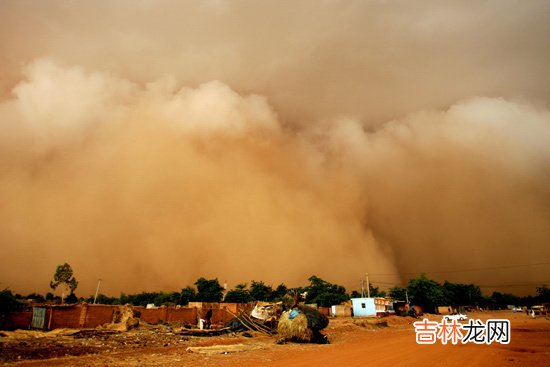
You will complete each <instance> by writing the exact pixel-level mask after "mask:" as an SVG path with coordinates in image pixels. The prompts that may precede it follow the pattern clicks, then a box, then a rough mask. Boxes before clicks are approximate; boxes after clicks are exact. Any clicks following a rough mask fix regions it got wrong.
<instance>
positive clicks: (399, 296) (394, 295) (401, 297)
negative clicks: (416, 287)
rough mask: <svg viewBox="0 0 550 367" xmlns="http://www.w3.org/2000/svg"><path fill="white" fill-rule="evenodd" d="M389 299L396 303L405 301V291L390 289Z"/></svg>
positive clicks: (397, 287) (398, 288) (397, 288)
mask: <svg viewBox="0 0 550 367" xmlns="http://www.w3.org/2000/svg"><path fill="white" fill-rule="evenodd" d="M390 298H391V299H394V300H396V301H406V300H407V289H406V288H403V287H399V286H395V287H392V288H390Z"/></svg>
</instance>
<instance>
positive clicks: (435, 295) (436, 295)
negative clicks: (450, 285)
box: [407, 274, 448, 312]
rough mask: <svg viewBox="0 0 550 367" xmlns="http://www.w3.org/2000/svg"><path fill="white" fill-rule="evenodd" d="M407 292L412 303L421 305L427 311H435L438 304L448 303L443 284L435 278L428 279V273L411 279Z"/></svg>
mask: <svg viewBox="0 0 550 367" xmlns="http://www.w3.org/2000/svg"><path fill="white" fill-rule="evenodd" d="M407 292H408V293H409V299H410V300H411V303H412V304H414V305H419V306H421V307H422V308H423V309H424V311H425V312H434V311H436V307H437V306H443V305H446V304H448V300H447V298H446V297H445V289H444V288H443V286H441V284H439V283H438V282H436V281H435V280H432V279H428V278H427V277H426V274H420V276H419V277H418V278H414V279H411V280H409V284H408V285H407Z"/></svg>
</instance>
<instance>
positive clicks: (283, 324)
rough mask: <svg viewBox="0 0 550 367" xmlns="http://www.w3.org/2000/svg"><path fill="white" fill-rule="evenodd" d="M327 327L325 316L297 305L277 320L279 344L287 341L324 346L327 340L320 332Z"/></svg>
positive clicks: (312, 309)
mask: <svg viewBox="0 0 550 367" xmlns="http://www.w3.org/2000/svg"><path fill="white" fill-rule="evenodd" d="M327 326H328V318H327V317H326V316H325V315H323V314H321V313H320V312H319V311H317V310H316V309H314V308H311V307H308V306H302V305H299V306H296V307H294V308H293V309H292V310H291V311H289V312H285V313H284V314H283V315H282V316H281V318H280V319H279V326H278V328H277V331H278V333H279V336H280V338H279V342H284V341H287V340H289V341H296V342H311V343H320V344H326V343H328V339H327V337H326V336H325V335H323V334H321V333H320V330H322V329H324V328H326V327H327Z"/></svg>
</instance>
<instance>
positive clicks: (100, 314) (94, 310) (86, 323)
mask: <svg viewBox="0 0 550 367" xmlns="http://www.w3.org/2000/svg"><path fill="white" fill-rule="evenodd" d="M116 309H117V307H116V306H110V305H87V307H86V306H85V305H83V307H82V313H81V315H80V325H79V326H80V327H86V328H88V327H91V328H95V327H97V326H100V325H103V324H107V323H110V322H111V321H113V313H114V312H115V310H116Z"/></svg>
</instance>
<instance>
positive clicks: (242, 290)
mask: <svg viewBox="0 0 550 367" xmlns="http://www.w3.org/2000/svg"><path fill="white" fill-rule="evenodd" d="M251 300H252V297H251V296H250V292H249V291H248V290H247V289H246V284H244V283H242V284H237V285H236V286H235V289H232V290H230V291H229V292H227V294H226V295H225V299H224V301H225V302H233V303H248V302H250V301H251Z"/></svg>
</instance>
